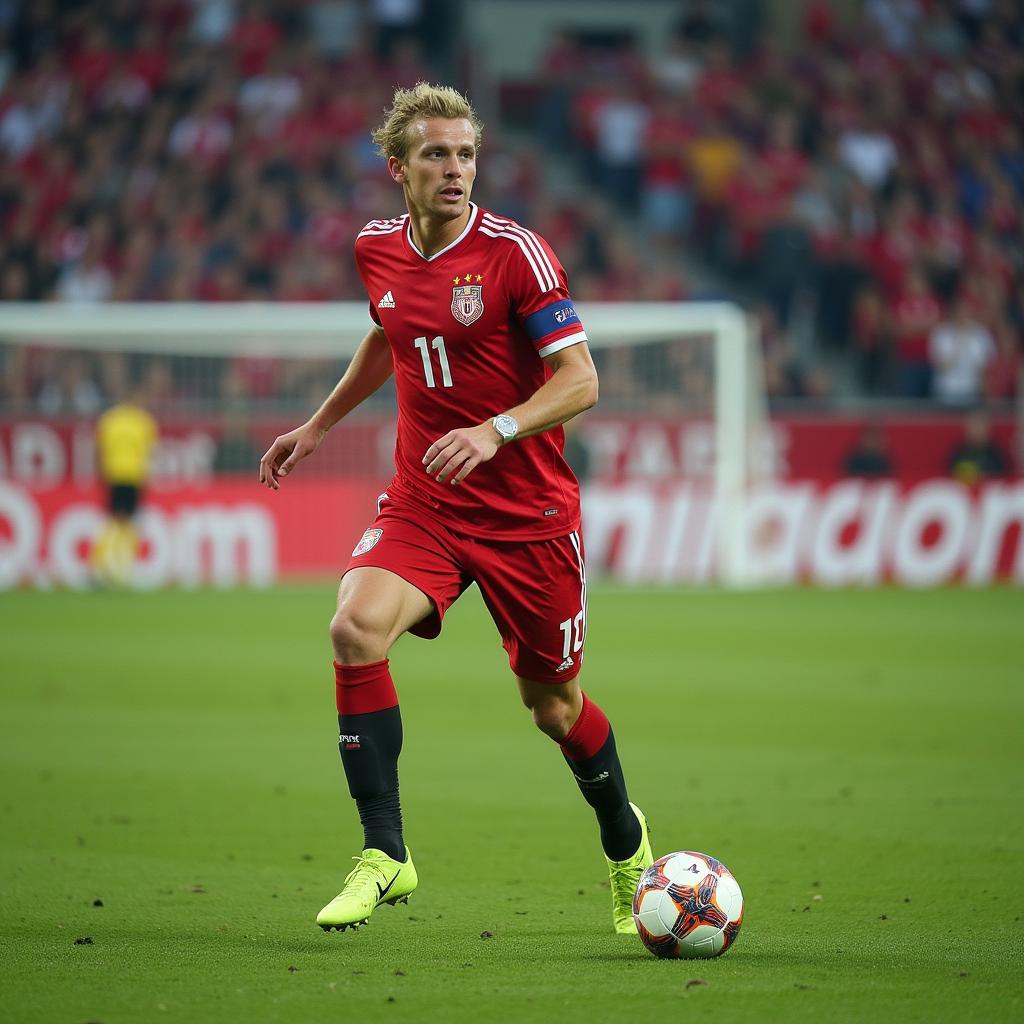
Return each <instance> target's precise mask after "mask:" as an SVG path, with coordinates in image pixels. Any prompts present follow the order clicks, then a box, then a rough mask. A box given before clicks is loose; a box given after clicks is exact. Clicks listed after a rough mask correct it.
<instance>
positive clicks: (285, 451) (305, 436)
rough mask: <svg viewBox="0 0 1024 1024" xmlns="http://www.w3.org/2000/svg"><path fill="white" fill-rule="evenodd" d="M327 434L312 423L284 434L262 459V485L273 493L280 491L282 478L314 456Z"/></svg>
mask: <svg viewBox="0 0 1024 1024" xmlns="http://www.w3.org/2000/svg"><path fill="white" fill-rule="evenodd" d="M325 433H326V431H324V430H320V429H319V428H318V427H315V426H313V424H311V423H303V424H302V426H301V427H296V428H295V430H292V431H290V432H289V433H287V434H282V435H281V436H280V437H279V438H277V440H275V441H274V443H273V444H272V445H271V446H270V448H269V450H268V451H267V454H266V455H264V456H263V458H262V459H260V483H261V484H265V485H266V486H267V487H269V488H270V489H271V490H272V491H276V490H279V489H280V487H281V484H280V482H279V481H280V478H281V477H283V476H287V475H288V474H289V473H290V472H291V471H292V469H293V468H294V467H295V465H296V463H297V462H299V461H300V460H302V459H304V458H305V457H306V456H307V455H312V454H313V452H315V451H316V450H317V448H319V447H320V442H321V441H322V440H323V439H324V434H325Z"/></svg>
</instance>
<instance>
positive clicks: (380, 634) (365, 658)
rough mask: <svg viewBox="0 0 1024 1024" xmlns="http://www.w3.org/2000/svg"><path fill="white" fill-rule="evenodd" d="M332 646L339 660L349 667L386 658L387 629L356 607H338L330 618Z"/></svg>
mask: <svg viewBox="0 0 1024 1024" xmlns="http://www.w3.org/2000/svg"><path fill="white" fill-rule="evenodd" d="M331 643H332V644H333V646H334V655H335V657H336V658H337V660H338V661H340V662H343V663H345V664H350V665H353V664H354V665H358V664H364V663H367V662H371V661H379V660H380V659H381V658H384V657H387V636H386V630H385V629H383V628H382V627H381V626H380V624H379V623H377V622H374V621H373V619H372V618H371V617H369V616H367V615H365V614H363V613H362V612H361V611H360V610H359V609H357V608H339V609H338V610H337V611H336V612H335V613H334V618H333V619H331Z"/></svg>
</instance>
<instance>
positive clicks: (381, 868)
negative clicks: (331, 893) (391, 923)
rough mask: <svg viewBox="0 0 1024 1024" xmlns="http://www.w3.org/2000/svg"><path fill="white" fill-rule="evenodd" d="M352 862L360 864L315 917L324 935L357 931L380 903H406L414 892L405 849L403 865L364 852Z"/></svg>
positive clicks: (412, 869)
mask: <svg viewBox="0 0 1024 1024" xmlns="http://www.w3.org/2000/svg"><path fill="white" fill-rule="evenodd" d="M352 859H353V860H355V861H358V862H359V863H358V864H356V866H355V867H354V868H353V869H352V870H351V871H350V872H349V874H348V877H347V878H346V879H345V885H344V886H343V887H342V890H341V892H339V893H338V895H337V896H335V897H334V899H333V900H331V902H330V903H328V904H327V906H326V907H324V909H323V910H321V911H320V913H319V914H317V915H316V923H317V924H318V925H320V927H321V928H323V930H324V931H325V932H329V931H330V930H331V929H332V928H337V929H338V931H340V932H343V931H344V930H345V929H346V928H358V927H359V926H360V925H361V924H366V923H367V922H368V921H369V920H370V915H371V914H372V913H373V912H374V911H375V910H376V909H377V907H379V906H380V905H381V904H382V903H388V904H390V905H391V906H394V905H395V904H396V903H408V902H409V895H410V894H411V893H412V891H413V890H414V889H415V888H416V883H417V881H418V879H417V877H416V868H415V867H414V866H413V863H412V854H411V853H410V852H409V851H408V849H406V851H405V863H404V864H403V863H401V862H400V861H397V860H392V859H391V858H390V857H389V856H388V855H387V854H386V853H382V852H381V851H380V850H363V853H362V856H360V857H353V858H352Z"/></svg>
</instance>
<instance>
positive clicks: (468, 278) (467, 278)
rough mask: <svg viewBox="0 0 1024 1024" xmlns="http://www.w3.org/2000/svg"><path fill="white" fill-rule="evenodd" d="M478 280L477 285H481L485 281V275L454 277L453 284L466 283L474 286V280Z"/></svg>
mask: <svg viewBox="0 0 1024 1024" xmlns="http://www.w3.org/2000/svg"><path fill="white" fill-rule="evenodd" d="M474 278H476V283H477V284H479V283H480V282H481V281H482V280H483V279H484V275H483V274H466V275H465V276H464V277H453V278H452V284H462V282H463V281H465V283H466V284H472V283H473V279H474Z"/></svg>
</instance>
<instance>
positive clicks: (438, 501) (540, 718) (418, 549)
mask: <svg viewBox="0 0 1024 1024" xmlns="http://www.w3.org/2000/svg"><path fill="white" fill-rule="evenodd" d="M481 131H482V126H481V124H480V121H479V119H478V118H477V115H476V114H475V112H474V111H473V109H472V108H471V107H470V105H469V104H468V102H467V101H466V100H465V98H464V97H463V96H461V95H460V94H459V93H458V92H456V91H455V90H454V89H451V88H448V87H439V86H431V85H427V84H425V83H420V84H418V85H417V86H416V87H415V88H413V89H408V90H406V89H399V90H397V91H396V92H395V95H394V101H393V104H392V107H391V109H390V110H389V111H388V112H387V116H386V118H385V120H384V122H383V123H382V124H381V125H380V127H379V128H378V129H377V130H376V131H375V132H374V134H373V138H374V141H375V142H376V143H377V146H378V147H379V149H380V152H381V153H382V154H383V155H384V156H385V157H386V158H387V167H388V171H389V172H390V174H391V177H392V178H393V179H394V181H395V182H397V183H398V184H399V185H401V187H402V190H403V193H404V196H405V202H406V206H407V208H408V214H405V215H403V216H401V217H396V218H395V219H393V220H373V221H370V223H369V224H367V225H366V227H364V228H363V230H362V231H361V232H360V233H359V235H358V237H357V239H356V245H355V256H356V264H357V266H358V268H359V272H360V274H361V276H362V279H363V283H364V285H365V287H366V291H367V293H368V295H369V297H370V305H369V312H370V318H371V320H372V321H373V323H372V326H371V328H370V330H369V332H368V333H367V335H366V337H365V338H364V339H363V340H362V342H361V344H360V345H359V348H358V349H357V351H356V354H355V356H354V357H353V359H352V362H351V364H350V365H349V367H348V369H347V370H346V372H345V374H344V375H343V377H342V379H341V381H340V382H339V383H338V384H337V386H336V387H335V388H334V390H333V392H332V393H331V394H330V396H329V397H328V398H327V400H326V401H325V402H324V403H323V405H322V406H321V407H320V409H319V410H317V412H316V413H314V415H313V416H312V418H311V419H310V420H308V421H307V422H306V423H304V424H303V425H302V426H300V427H298V428H297V429H295V430H293V431H291V432H290V433H287V434H284V435H283V436H281V437H278V438H277V439H276V440H275V441H274V443H273V445H272V446H271V447H270V450H269V451H268V452H267V453H266V455H264V456H263V460H262V462H261V463H260V480H261V482H262V483H264V484H265V485H266V486H268V487H270V488H272V489H274V490H276V489H277V488H278V487H279V486H280V483H281V480H282V478H283V477H286V476H287V475H288V474H289V473H291V472H292V471H293V470H294V469H295V467H296V465H297V464H298V463H299V461H300V460H301V459H304V458H305V457H306V456H308V455H310V454H312V453H313V452H314V451H316V449H317V447H318V445H319V444H320V442H321V441H322V440H323V438H324V435H325V434H326V433H327V431H328V430H330V428H331V427H332V426H334V424H335V423H337V422H338V421H339V420H340V419H341V418H342V417H344V416H345V415H347V414H348V413H349V412H350V411H351V410H352V409H353V408H355V407H356V406H357V405H358V404H359V403H360V402H362V401H363V400H364V399H365V398H367V397H368V396H369V395H371V394H372V393H373V392H375V391H376V390H377V389H378V388H379V387H380V386H381V385H382V384H383V383H384V382H385V381H386V380H387V379H388V378H389V377H390V376H391V375H392V373H393V374H394V375H395V384H396V390H397V394H398V440H397V444H396V449H395V462H396V472H395V476H394V478H393V479H392V481H391V483H390V484H389V485H388V488H387V490H386V491H385V492H384V494H382V495H381V496H380V499H379V500H378V508H377V517H376V519H375V520H374V521H373V524H372V525H371V526H370V528H369V529H367V530H366V532H365V533H364V534H363V536H362V539H361V540H360V541H359V543H358V544H357V545H356V547H355V550H354V551H353V553H352V558H351V561H350V562H349V564H348V568H347V569H346V571H345V574H344V576H343V577H342V581H341V586H340V588H339V592H338V604H337V611H336V613H335V615H334V618H333V620H332V622H331V639H332V641H333V644H334V654H335V662H334V671H335V684H336V685H335V691H336V695H337V707H338V725H339V732H340V736H339V747H340V750H341V760H342V763H343V765H344V769H345V775H346V778H347V780H348V787H349V792H350V793H351V795H352V797H353V798H354V799H355V802H356V806H357V808H358V811H359V818H360V821H361V823H362V826H363V832H364V849H363V852H362V856H361V857H360V858H357V860H358V864H357V865H356V867H355V869H354V870H353V871H352V872H351V873H350V874H349V875H348V877H347V878H346V879H345V884H344V888H343V889H342V891H341V892H340V893H339V895H338V896H337V897H336V898H335V899H333V900H332V901H331V902H330V903H328V904H327V906H326V907H324V908H323V910H321V911H320V913H319V914H318V915H317V923H318V924H319V925H320V926H321V927H323V928H324V929H327V930H330V929H331V928H338V929H345V928H348V927H351V926H356V925H359V924H362V923H365V922H366V921H367V920H368V918H369V916H370V914H371V913H372V912H373V910H374V909H375V908H376V907H377V906H379V905H380V904H381V903H383V902H387V903H392V904H393V903H395V902H397V901H399V900H402V901H403V902H404V901H406V900H407V899H408V897H409V894H410V893H411V892H412V891H413V890H414V889H415V888H416V884H417V876H416V869H415V868H414V867H413V862H412V856H411V854H410V853H409V851H408V849H407V848H406V846H405V842H404V838H403V835H402V814H401V808H400V805H399V795H398V755H399V752H400V750H401V747H402V720H401V716H400V713H399V707H398V697H397V695H396V692H395V686H394V683H393V682H392V678H391V673H390V671H389V665H388V653H389V651H390V649H391V647H392V645H393V644H394V642H395V640H396V639H397V638H398V637H399V636H400V635H401V634H402V633H404V632H406V631H408V632H411V633H414V634H415V635H417V636H421V637H425V638H428V639H432V638H434V637H436V636H437V635H438V634H439V633H440V631H441V622H442V619H443V617H444V613H445V611H446V609H447V608H448V607H450V606H451V604H452V603H453V602H454V601H455V600H456V599H457V598H458V597H459V595H460V594H461V593H462V592H463V591H464V590H465V589H466V588H467V587H468V586H469V585H470V584H471V583H474V582H475V583H476V584H477V586H478V587H479V588H480V592H481V594H482V595H483V599H484V602H485V604H486V605H487V608H488V610H489V611H490V613H491V616H492V618H493V619H494V622H495V624H496V625H497V627H498V631H499V633H500V634H501V638H502V644H503V646H504V648H505V650H506V652H507V654H508V659H509V664H510V666H511V669H512V672H513V674H514V675H515V678H516V682H517V683H518V686H519V693H520V696H521V697H522V700H523V703H524V704H525V705H526V706H527V707H528V708H530V710H531V711H532V712H533V720H534V722H535V723H536V724H537V726H538V727H539V728H540V729H541V730H542V731H543V732H545V733H546V734H547V735H548V736H550V737H551V738H552V739H553V740H554V741H555V742H556V743H558V744H559V745H560V747H561V750H562V753H563V755H564V756H565V760H566V761H567V762H568V764H569V767H570V769H571V770H572V772H573V775H574V776H575V778H576V782H577V783H578V785H579V788H580V790H581V792H582V794H583V797H584V799H585V800H586V801H587V803H589V804H590V805H591V807H593V809H594V811H595V812H596V815H597V820H598V824H599V828H600V835H601V843H602V846H603V848H604V852H605V856H606V858H607V860H608V870H609V873H610V876H611V890H612V903H613V907H612V909H613V921H614V927H615V930H616V931H617V932H621V933H626V934H628V933H634V934H635V932H636V928H635V925H634V923H633V918H632V913H631V905H632V898H633V893H634V891H635V889H636V884H637V882H638V881H639V878H640V875H641V873H642V872H643V870H644V868H646V867H647V866H648V865H649V864H651V862H652V860H653V855H652V852H651V845H650V840H649V837H648V832H647V824H646V822H645V820H644V816H643V815H642V814H641V813H640V811H639V810H638V809H637V808H636V807H635V806H634V805H633V804H631V803H630V802H629V800H628V797H627V794H626V785H625V782H624V780H623V774H622V768H621V766H620V764H619V758H618V755H617V753H616V749H615V740H614V737H613V735H612V730H611V727H610V726H609V724H608V719H607V718H606V717H605V715H604V713H603V712H602V711H601V709H600V708H599V707H598V706H597V704H595V703H594V702H593V701H591V700H590V699H589V698H588V697H587V696H586V695H585V694H584V693H583V692H582V691H581V690H580V686H579V682H578V680H577V674H578V673H579V670H580V666H581V664H582V662H583V650H584V642H585V639H586V629H587V579H586V570H585V568H584V561H583V541H582V538H581V536H580V502H579V487H578V484H577V482H576V479H575V477H574V476H573V474H572V472H571V471H570V469H569V467H568V465H567V464H566V462H565V460H564V459H563V457H562V446H563V431H562V428H561V424H562V423H564V422H565V421H566V420H568V419H571V418H572V417H573V416H575V415H577V413H580V412H583V411H584V410H585V409H588V408H590V406H592V405H593V404H594V403H595V402H596V401H597V374H596V372H595V369H594V364H593V361H592V360H591V357H590V352H589V349H588V346H587V336H586V333H585V332H584V329H583V325H582V324H581V323H580V319H579V316H578V315H577V314H576V312H575V310H574V308H573V304H572V300H571V299H570V297H569V292H568V285H567V280H566V275H565V271H564V270H563V269H562V267H561V265H560V264H559V262H558V259H557V257H556V256H555V254H554V253H553V252H552V251H551V249H550V247H549V246H548V244H547V243H546V242H545V241H544V240H543V239H542V238H540V237H539V236H537V235H535V234H534V233H533V232H532V231H528V230H526V229H525V228H522V227H520V226H519V225H518V224H516V223H515V222H513V221H510V220H507V219H505V218H503V217H499V216H496V215H494V214H491V213H488V212H487V211H486V210H482V209H480V208H479V207H478V206H476V205H475V204H473V203H472V202H470V195H471V194H472V190H473V182H474V179H475V178H476V160H477V152H478V150H479V147H480V137H481Z"/></svg>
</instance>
